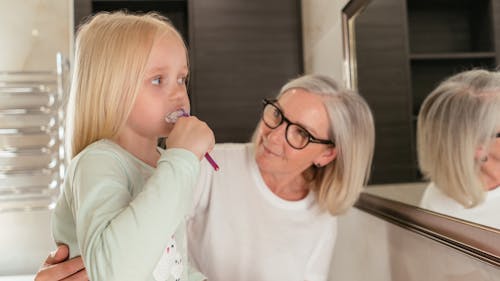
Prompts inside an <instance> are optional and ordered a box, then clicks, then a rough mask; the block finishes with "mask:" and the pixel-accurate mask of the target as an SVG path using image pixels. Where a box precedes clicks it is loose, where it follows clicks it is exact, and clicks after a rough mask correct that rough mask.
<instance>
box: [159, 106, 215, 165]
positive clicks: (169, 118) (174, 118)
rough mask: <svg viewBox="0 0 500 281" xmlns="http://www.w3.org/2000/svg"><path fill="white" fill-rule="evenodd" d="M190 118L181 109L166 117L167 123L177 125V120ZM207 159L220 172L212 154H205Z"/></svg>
mask: <svg viewBox="0 0 500 281" xmlns="http://www.w3.org/2000/svg"><path fill="white" fill-rule="evenodd" d="M187 116H189V113H187V112H186V111H184V109H182V108H181V109H179V110H176V111H174V112H172V113H170V114H168V115H167V116H166V117H165V121H167V122H168V123H175V122H177V119H179V117H187ZM205 159H207V161H208V163H210V165H211V166H212V167H213V168H214V170H215V171H218V170H219V165H217V163H215V161H214V159H213V158H212V156H210V154H208V152H207V153H205Z"/></svg>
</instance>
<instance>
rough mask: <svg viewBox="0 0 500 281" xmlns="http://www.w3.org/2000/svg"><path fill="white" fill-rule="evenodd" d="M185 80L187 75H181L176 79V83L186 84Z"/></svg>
mask: <svg viewBox="0 0 500 281" xmlns="http://www.w3.org/2000/svg"><path fill="white" fill-rule="evenodd" d="M186 80H187V77H181V78H179V79H177V84H179V85H186Z"/></svg>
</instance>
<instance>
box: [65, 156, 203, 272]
mask: <svg viewBox="0 0 500 281" xmlns="http://www.w3.org/2000/svg"><path fill="white" fill-rule="evenodd" d="M123 165H124V163H122V161H119V159H118V156H116V155H114V154H113V153H111V152H108V151H95V152H91V153H88V154H86V155H83V157H82V158H81V159H80V160H79V163H78V167H76V170H75V173H74V177H72V178H70V180H71V181H72V184H71V186H72V187H73V190H72V193H73V194H72V195H71V196H67V197H66V200H67V201H68V203H69V205H70V206H71V207H72V212H73V216H74V218H75V222H76V230H77V236H78V244H79V248H80V249H81V251H82V256H83V259H84V263H85V265H86V267H87V273H88V275H89V277H90V280H147V279H149V278H150V276H151V273H152V272H153V270H154V268H155V266H156V264H157V262H158V261H159V258H160V256H161V253H162V251H163V250H164V249H165V246H166V243H167V241H168V240H169V239H170V237H171V236H172V235H173V234H174V233H175V231H176V229H177V227H178V226H179V224H180V223H181V221H182V220H183V219H184V216H185V213H186V211H187V207H188V206H189V203H190V202H191V191H192V187H193V185H194V184H195V182H196V178H197V175H198V170H199V160H198V158H197V157H196V156H195V155H194V154H193V153H191V152H189V151H187V150H184V149H169V150H167V151H166V153H164V154H163V155H162V157H161V158H160V160H159V162H158V167H157V170H156V171H155V173H154V174H153V175H152V176H151V177H150V179H149V180H148V182H147V183H146V184H145V186H144V188H143V190H142V192H141V193H139V194H138V195H137V197H136V198H132V197H131V194H130V190H128V187H129V184H128V176H130V175H127V174H126V173H127V169H125V168H124V166H123ZM67 195H69V194H67ZM70 200H74V201H73V202H70Z"/></svg>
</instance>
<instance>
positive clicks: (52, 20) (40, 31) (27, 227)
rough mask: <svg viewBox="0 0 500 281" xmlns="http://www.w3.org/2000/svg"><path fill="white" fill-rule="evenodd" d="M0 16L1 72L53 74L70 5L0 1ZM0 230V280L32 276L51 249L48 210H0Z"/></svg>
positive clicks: (66, 41)
mask: <svg viewBox="0 0 500 281" xmlns="http://www.w3.org/2000/svg"><path fill="white" fill-rule="evenodd" d="M0 15H1V16H0V38H1V44H0V72H4V71H52V70H55V68H56V53H57V52H61V53H62V54H63V56H65V57H66V58H68V57H69V56H70V54H71V49H72V43H71V42H72V41H73V40H72V38H73V1H69V0H18V1H6V0H3V1H0ZM4 77H5V75H4ZM0 197H1V195H0ZM0 199H1V198H0ZM1 203H2V202H1V200H0V204H1ZM0 229H1V231H0V277H1V276H5V275H14V274H16V275H17V274H33V273H34V272H36V271H37V269H38V267H39V266H40V263H41V262H42V261H43V260H44V259H45V257H46V256H47V254H48V253H49V251H51V250H53V249H54V243H53V241H52V237H51V234H50V211H49V210H41V211H18V212H13V211H10V212H0ZM9 278H10V277H9ZM2 280H3V279H2Z"/></svg>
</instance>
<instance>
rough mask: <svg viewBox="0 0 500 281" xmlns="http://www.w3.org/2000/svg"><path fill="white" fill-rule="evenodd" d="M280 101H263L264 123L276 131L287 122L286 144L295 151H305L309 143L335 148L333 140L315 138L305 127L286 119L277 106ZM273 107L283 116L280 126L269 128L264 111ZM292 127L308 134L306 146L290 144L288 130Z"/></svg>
mask: <svg viewBox="0 0 500 281" xmlns="http://www.w3.org/2000/svg"><path fill="white" fill-rule="evenodd" d="M277 101H278V100H276V99H263V100H262V117H261V119H262V122H263V123H264V124H265V125H266V126H267V127H268V128H270V129H273V130H274V129H276V128H278V127H279V126H281V124H283V122H286V124H287V125H286V129H285V139H286V142H287V143H288V144H289V145H290V146H291V147H293V148H295V149H298V150H300V149H304V148H305V147H306V146H307V145H308V144H309V143H311V142H312V143H319V144H326V145H332V146H335V142H333V141H331V140H323V139H319V138H316V137H314V136H313V135H312V134H311V133H310V132H309V131H308V130H306V129H305V128H304V127H302V126H301V125H299V124H297V123H293V122H292V121H290V120H289V119H288V118H286V117H285V114H283V111H281V109H280V108H279V107H278V106H276V104H275V103H276V102H277ZM268 105H270V106H272V107H274V108H275V109H276V110H277V111H278V112H279V114H280V115H281V121H280V122H279V123H278V125H276V126H274V127H272V126H269V124H267V123H266V121H265V120H264V109H265V108H266V106H268ZM290 125H294V126H297V127H299V128H301V129H302V130H304V132H306V134H307V142H306V143H305V144H304V146H302V147H296V146H294V145H292V144H291V143H290V141H289V140H288V128H290Z"/></svg>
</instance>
